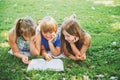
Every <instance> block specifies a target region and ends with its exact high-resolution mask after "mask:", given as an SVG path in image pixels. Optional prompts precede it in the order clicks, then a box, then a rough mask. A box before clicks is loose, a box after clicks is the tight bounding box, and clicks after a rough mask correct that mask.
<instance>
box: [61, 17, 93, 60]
mask: <svg viewBox="0 0 120 80" xmlns="http://www.w3.org/2000/svg"><path fill="white" fill-rule="evenodd" d="M90 42H91V37H90V35H89V34H88V33H86V32H85V31H84V30H83V29H82V28H81V27H80V25H79V24H78V22H77V21H76V19H75V16H72V17H70V18H68V19H66V20H65V21H64V22H63V24H62V30H61V43H62V47H61V48H62V49H63V51H64V54H65V55H66V56H67V57H68V58H70V59H72V60H85V59H86V51H87V49H88V48H89V46H90Z"/></svg>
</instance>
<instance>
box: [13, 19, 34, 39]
mask: <svg viewBox="0 0 120 80" xmlns="http://www.w3.org/2000/svg"><path fill="white" fill-rule="evenodd" d="M35 30H36V25H35V22H34V21H33V19H32V18H31V17H25V18H20V19H17V20H16V23H15V26H14V33H15V35H16V38H17V37H19V36H23V35H24V36H26V37H32V36H34V35H35Z"/></svg>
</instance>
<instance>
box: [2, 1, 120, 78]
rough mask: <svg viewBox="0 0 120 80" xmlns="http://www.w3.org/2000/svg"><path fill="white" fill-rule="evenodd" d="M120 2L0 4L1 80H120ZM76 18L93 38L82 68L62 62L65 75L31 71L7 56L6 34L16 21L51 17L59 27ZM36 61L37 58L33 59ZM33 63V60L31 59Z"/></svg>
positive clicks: (69, 62) (71, 62)
mask: <svg viewBox="0 0 120 80" xmlns="http://www.w3.org/2000/svg"><path fill="white" fill-rule="evenodd" d="M119 4H120V1H119V0H0V79H1V80H64V79H65V80H77V79H78V80H84V79H83V78H84V77H85V76H86V77H89V78H90V80H98V77H96V76H101V75H104V77H103V78H102V79H101V80H110V78H111V77H115V78H116V80H120V77H119V76H120V67H119V64H120V37H119V36H120V6H119ZM73 13H75V14H76V17H77V19H78V22H79V24H80V25H81V27H82V28H83V29H85V30H86V31H87V32H88V33H89V34H90V35H91V37H92V41H91V46H90V48H89V49H88V51H87V59H86V60H85V61H83V62H81V63H79V64H77V63H76V62H75V61H72V60H69V59H62V60H63V62H64V68H65V71H63V72H54V71H29V72H26V69H27V66H28V65H26V64H23V63H22V61H21V59H18V58H16V57H14V56H13V55H10V54H8V48H9V45H8V43H7V33H8V31H9V30H10V28H12V27H13V26H14V22H15V20H16V19H17V18H22V17H25V16H31V17H32V18H33V19H34V20H35V21H36V22H37V20H38V19H42V18H43V17H44V16H52V17H53V18H55V19H56V21H57V22H58V23H62V22H63V21H64V19H65V17H69V16H70V15H72V14H73ZM34 58H36V57H34ZM30 59H32V58H31V57H30Z"/></svg>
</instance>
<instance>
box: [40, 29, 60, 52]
mask: <svg viewBox="0 0 120 80" xmlns="http://www.w3.org/2000/svg"><path fill="white" fill-rule="evenodd" d="M60 31H61V29H60V28H59V27H58V32H57V36H56V38H55V39H54V40H53V41H52V43H53V45H54V46H55V47H60V46H61V41H60V35H61V34H60ZM41 44H42V45H43V46H44V47H45V49H46V51H50V48H49V44H48V40H46V39H45V38H44V37H43V36H42V41H41Z"/></svg>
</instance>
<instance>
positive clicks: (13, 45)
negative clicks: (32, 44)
mask: <svg viewBox="0 0 120 80" xmlns="http://www.w3.org/2000/svg"><path fill="white" fill-rule="evenodd" d="M15 38H16V36H15V35H14V33H13V31H10V32H9V33H8V43H9V45H10V48H11V49H12V52H13V55H14V56H16V57H18V58H20V59H22V62H23V63H25V64H28V62H29V60H28V57H27V56H26V55H24V54H21V53H20V50H19V48H18V46H17V44H16V41H15Z"/></svg>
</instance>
